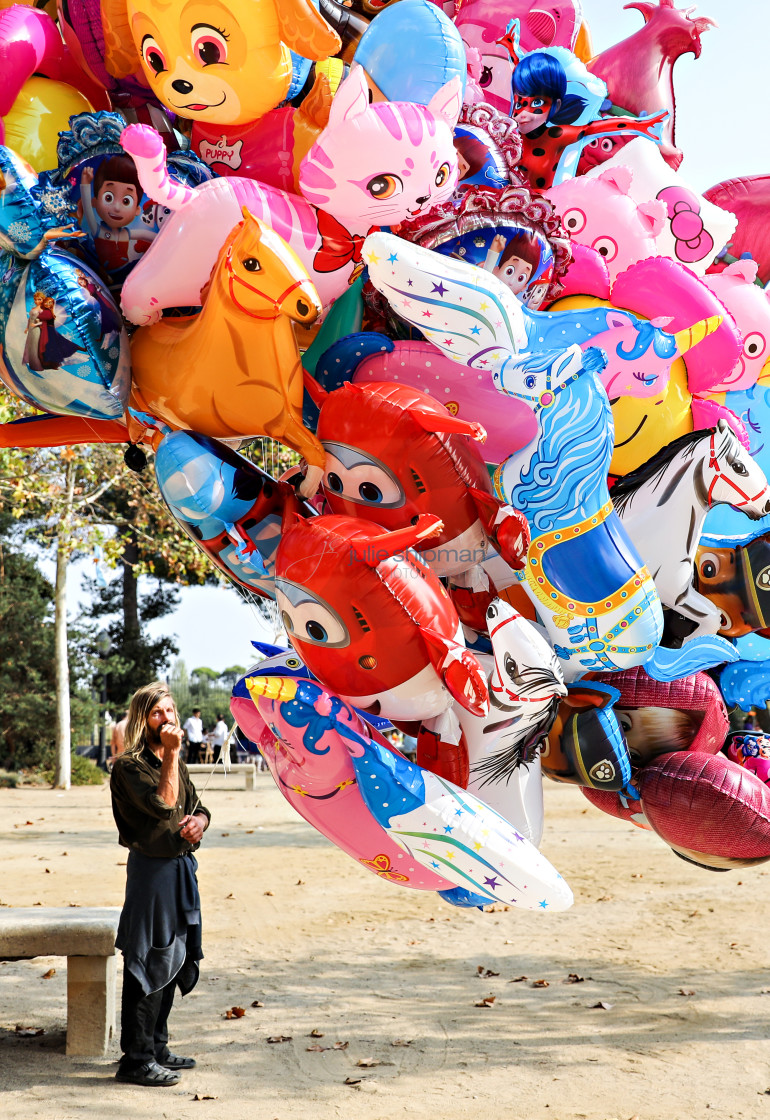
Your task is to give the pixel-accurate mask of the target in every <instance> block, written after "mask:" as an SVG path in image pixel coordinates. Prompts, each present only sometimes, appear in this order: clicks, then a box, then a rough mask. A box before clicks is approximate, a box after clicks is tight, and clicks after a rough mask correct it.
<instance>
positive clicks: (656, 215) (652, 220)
mask: <svg viewBox="0 0 770 1120" xmlns="http://www.w3.org/2000/svg"><path fill="white" fill-rule="evenodd" d="M637 212H638V214H639V221H640V222H641V223H642V225H643V226H645V227H646V229H647V230H648V232H649V234H650V237H657V236H658V234H659V233H660V231H661V230H662V229H663V227H664V226H665V224H666V216H667V211H666V204H665V203H664V202H659V201H658V200H657V199H654V200H652V201H650V202H640V203H639V206H638V207H637Z"/></svg>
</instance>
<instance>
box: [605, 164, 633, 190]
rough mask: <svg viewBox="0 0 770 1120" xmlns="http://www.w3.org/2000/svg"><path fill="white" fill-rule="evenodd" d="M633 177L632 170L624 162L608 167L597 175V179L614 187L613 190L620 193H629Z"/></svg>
mask: <svg viewBox="0 0 770 1120" xmlns="http://www.w3.org/2000/svg"><path fill="white" fill-rule="evenodd" d="M633 178H634V173H633V171H632V170H631V168H630V167H626V166H625V165H624V164H620V165H619V166H618V167H608V168H607V170H606V171H602V173H601V175H597V179H599V180H600V181H601V182H602V183H606V184H607V185H608V186H610V187H614V188H615V190H618V191H620V193H621V194H630V193H631V183H632V181H633Z"/></svg>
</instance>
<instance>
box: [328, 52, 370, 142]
mask: <svg viewBox="0 0 770 1120" xmlns="http://www.w3.org/2000/svg"><path fill="white" fill-rule="evenodd" d="M368 108H369V86H368V85H367V84H366V74H365V73H364V68H363V66H359V65H358V63H353V65H352V66H351V68H350V73H349V74H348V76H347V78H346V79H345V81H344V82H342V84H341V85H340V87H339V89H338V90H337V92H336V94H335V95H334V99H333V100H332V105H331V109H330V110H329V125H328V127H330V128H336V127H338V126H339V125H341V124H342V122H343V121H348V120H351V119H352V118H353V117H360V116H361V114H362V113H365V112H366V110H367V109H368Z"/></svg>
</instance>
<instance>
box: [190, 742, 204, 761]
mask: <svg viewBox="0 0 770 1120" xmlns="http://www.w3.org/2000/svg"><path fill="white" fill-rule="evenodd" d="M202 746H203V744H202V743H192V742H188V744H187V761H188V762H200V760H201V747H202Z"/></svg>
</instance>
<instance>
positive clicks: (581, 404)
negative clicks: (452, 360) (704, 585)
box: [495, 350, 663, 680]
mask: <svg viewBox="0 0 770 1120" xmlns="http://www.w3.org/2000/svg"><path fill="white" fill-rule="evenodd" d="M603 364H604V362H603V355H602V354H601V352H600V351H596V350H588V351H586V352H585V353H584V354H583V355H582V361H581V363H580V365H578V366H577V368H575V356H574V355H573V354H570V353H569V352H567V353H564V354H561V355H559V357H557V359H556V361H555V362H554V361H552V359H551V356H550V355H549V354H546V353H544V354H537V353H536V354H533V355H532V356H531V357H530V358H529V359H528V360H527V361H524V362H520V363H519V367H518V368H519V371H520V374H521V375H523V378H524V384H525V385H527V380H528V379H529V378H532V377H534V378H535V385H536V386H537V385H544V386H546V387H545V388H544V389H543V390H542V392H541V394H540V396H541V399H542V397H543V396H544V395H546V396H547V400H548V403H547V404H545V403H544V404H541V405H539V406H536V407H537V409H538V420H539V425H540V432H539V437H538V439H537V445H536V447H535V449H534V451H532V450H531V449H530V448H526V449H524V451H522V452H519V453H518V454H516V455H514V456H512V457H511V458H510V459H508V460H506V462H505V463H502V464H501V466H500V467H499V468H498V470H497V471H496V473H495V489H496V491H497V493H498V496H499V497H501V498H502V497H503V496H505V498H504V500H505V501H506V502H510V503H512V504H514V505H515V507H516V508H517V509H520V510H521V511H522V513H523V514H524V515H525V517H526V518H527V521H528V522H529V527H530V533H531V536H532V542H531V544H530V548H529V552H528V554H527V565H526V569H525V571H526V582H525V583H524V589H525V591H526V592H527V595H528V596H529V598H530V599H531V600H532V602H533V604H534V605H535V607H536V608H537V610H538V613H539V614H540V617H541V619H542V621H543V623H544V625H545V627H546V630H547V631H548V635H549V637H550V639H551V642H552V643H553V646H554V649H555V651H556V654H557V655H558V657H559V658H560V660H561V663H562V666H563V667H564V670H565V679H567V680H575V679H576V678H577V677H578V676H580V675H582V673H584V672H585V671H586V670H593V671H600V672H601V671H613V670H614V669H616V668H617V669H630V668H631V667H632V666H634V665H643V664H644V663H645V661H648V660H649V658H650V657H651V656H652V653H653V651H654V649H655V647H656V646H657V644H658V642H659V641H660V638H661V636H662V633H663V612H662V609H661V605H660V600H659V598H658V593H657V591H656V590H655V585H654V583H653V581H652V577H651V576H650V573H649V571H648V570H647V568H646V567H645V566H644V564H643V563H642V560H641V558H640V557H639V555H638V553H637V551H636V549H635V548H634V546H633V544H632V543H631V540H630V538H629V536H628V534H627V533H626V531H625V530H624V529H623V526H622V524H621V522H620V520H619V518H618V516H617V514H616V513H615V511H614V508H613V504H612V500H611V498H610V495H609V490H608V489H607V471H608V469H609V464H610V459H611V458H612V451H613V433H614V427H613V423H612V412H611V411H610V405H609V401H608V400H607V394H606V393H605V392H604V389H603V388H602V386H601V384H600V382H599V380H598V377H597V376H596V374H597V372H599V371H600V370H601V369H602V368H603ZM546 373H550V379H545V375H546ZM533 388H534V387H533ZM503 389H504V391H507V392H511V391H512V390H513V389H514V386H513V385H512V384H511V379H510V378H507V377H506V378H505V381H504V384H503ZM530 391H532V390H530Z"/></svg>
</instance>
